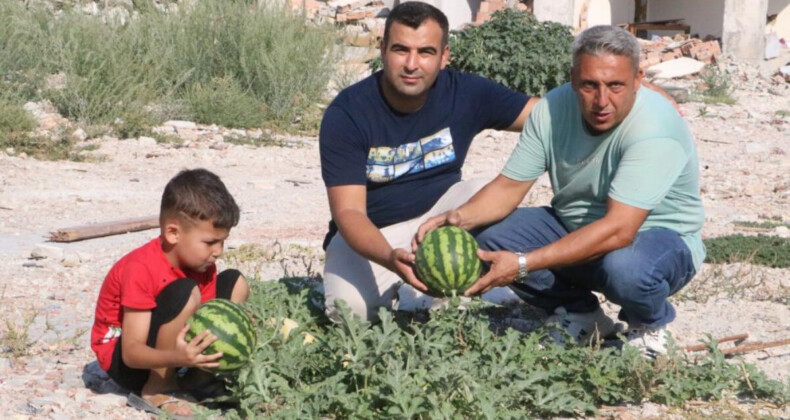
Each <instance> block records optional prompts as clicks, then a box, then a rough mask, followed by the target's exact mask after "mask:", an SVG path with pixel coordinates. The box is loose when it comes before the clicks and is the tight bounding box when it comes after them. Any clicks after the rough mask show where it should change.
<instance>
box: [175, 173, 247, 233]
mask: <svg viewBox="0 0 790 420" xmlns="http://www.w3.org/2000/svg"><path fill="white" fill-rule="evenodd" d="M168 218H175V219H178V220H179V221H185V222H194V221H196V220H208V221H211V222H212V223H213V225H214V227H215V228H219V229H230V228H232V227H233V226H236V225H237V224H238V223H239V206H238V205H236V201H235V200H234V199H233V196H232V195H230V192H228V189H227V188H225V184H223V183H222V181H221V180H220V179H219V177H218V176H217V175H215V174H214V173H212V172H210V171H207V170H205V169H185V170H183V171H181V172H179V173H178V175H176V176H174V177H173V179H171V180H170V182H168V183H167V186H165V192H164V193H162V205H161V207H160V209H159V221H160V223H161V224H164V222H165V219H168Z"/></svg>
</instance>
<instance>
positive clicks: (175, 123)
mask: <svg viewBox="0 0 790 420" xmlns="http://www.w3.org/2000/svg"><path fill="white" fill-rule="evenodd" d="M162 125H163V126H169V127H173V132H176V131H179V130H182V129H187V130H197V124H195V123H193V122H192V121H179V120H170V121H165V123H164V124H162Z"/></svg>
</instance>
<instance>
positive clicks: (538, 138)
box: [415, 26, 705, 357]
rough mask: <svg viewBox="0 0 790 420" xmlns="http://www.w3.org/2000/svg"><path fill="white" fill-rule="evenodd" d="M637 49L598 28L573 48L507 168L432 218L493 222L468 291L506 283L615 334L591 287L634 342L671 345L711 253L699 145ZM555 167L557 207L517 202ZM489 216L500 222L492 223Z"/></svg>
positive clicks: (470, 224) (473, 225)
mask: <svg viewBox="0 0 790 420" xmlns="http://www.w3.org/2000/svg"><path fill="white" fill-rule="evenodd" d="M638 59H639V44H638V42H637V40H636V38H634V37H633V36H632V35H631V34H629V33H628V32H626V31H624V30H622V29H620V28H615V27H611V26H597V27H593V28H590V29H588V30H586V31H584V32H582V33H581V34H579V35H578V36H577V38H576V40H575V41H574V46H573V68H572V82H571V84H566V85H564V86H560V87H558V88H556V89H554V90H552V91H551V92H549V93H548V94H547V95H546V97H545V98H543V99H542V100H541V101H540V102H539V103H538V104H537V105H536V106H535V108H534V109H533V111H532V113H531V115H530V117H529V120H528V122H527V124H526V125H525V126H524V130H523V132H522V134H521V138H520V140H519V143H518V145H517V146H516V148H515V150H514V151H513V154H512V155H511V157H510V159H509V160H508V162H507V164H506V165H505V168H504V169H503V171H502V173H501V175H499V176H498V177H497V178H496V179H494V180H493V181H492V182H491V183H489V184H488V185H487V186H485V187H484V188H483V189H482V190H481V191H480V192H479V193H477V195H475V196H474V197H472V198H471V199H470V200H469V201H468V202H467V203H466V204H464V205H462V206H461V207H459V208H457V209H455V210H452V211H449V212H447V213H445V214H443V215H440V216H437V217H435V218H432V219H430V220H428V221H427V222H426V223H425V224H423V225H422V226H421V227H420V229H419V231H418V233H417V237H416V238H415V241H420V240H421V239H422V237H423V235H424V234H425V232H427V231H428V230H430V229H433V228H435V227H437V226H440V225H442V224H453V225H457V226H460V227H462V228H465V229H469V230H472V229H480V228H483V227H486V226H489V225H491V226H489V227H487V228H486V229H485V230H483V231H482V232H481V233H480V234H479V235H478V236H477V240H478V242H479V243H480V246H481V248H483V249H487V250H489V251H481V252H480V257H481V258H482V259H483V260H484V261H487V262H488V263H489V265H490V270H489V272H488V273H487V274H485V275H484V276H483V277H481V278H480V279H479V280H478V282H477V283H476V284H475V285H473V286H472V287H471V288H470V289H469V290H468V291H467V293H466V294H467V295H473V294H477V293H480V292H485V291H488V290H490V289H491V288H493V287H497V286H504V285H509V286H510V287H511V288H512V289H513V290H514V291H515V292H516V293H517V294H518V295H519V296H520V297H521V298H522V299H524V300H525V301H526V302H528V303H530V304H533V305H535V306H538V307H541V308H543V309H546V310H547V311H548V312H549V313H553V315H552V316H551V317H550V319H549V321H550V322H556V323H557V324H559V326H561V327H562V328H563V329H564V330H565V331H567V332H568V333H569V334H570V335H571V336H572V337H574V338H575V339H576V340H577V341H579V342H586V341H588V340H590V339H591V338H593V337H594V336H595V335H596V334H598V335H599V337H603V336H606V335H609V334H611V333H613V332H614V329H615V325H614V322H613V321H612V320H611V319H610V318H608V317H607V316H606V315H605V314H604V313H603V311H602V310H601V308H600V306H599V304H598V300H597V299H596V297H595V295H593V294H592V293H591V291H597V292H600V293H602V294H603V295H604V296H606V298H607V299H608V300H610V301H612V302H614V303H616V304H618V305H620V306H621V312H620V319H621V320H623V321H626V322H628V324H629V333H628V339H629V342H630V343H631V344H633V345H635V346H637V347H638V348H640V349H641V350H642V351H643V352H644V353H645V354H646V355H647V356H650V357H655V356H656V355H657V354H660V353H664V352H665V351H666V325H667V324H668V323H670V322H671V321H672V320H674V318H675V310H674V308H673V306H672V305H671V304H670V303H669V302H668V301H667V298H668V297H669V296H670V295H672V294H673V293H676V292H677V291H678V290H680V289H681V288H682V287H683V286H685V285H686V284H687V283H688V282H689V280H691V278H692V277H693V276H694V274H695V273H696V272H697V270H698V269H699V267H700V264H701V263H702V261H703V260H704V258H705V248H704V246H703V244H702V240H701V237H700V230H701V228H702V223H703V221H704V212H703V208H702V202H701V199H700V194H699V173H698V163H697V152H696V149H695V146H694V142H693V139H692V136H691V133H690V132H689V129H688V126H687V125H686V123H685V122H684V121H683V119H682V118H681V116H680V115H679V114H678V112H677V111H676V110H675V108H674V107H673V106H672V104H671V103H670V102H669V101H667V100H666V99H664V98H663V97H662V96H661V95H659V94H658V93H656V92H653V91H651V90H649V89H644V88H641V89H640V83H641V79H642V71H641V70H639V62H638ZM544 172H548V174H549V179H550V180H551V185H552V189H553V191H554V198H553V199H552V201H551V207H541V208H517V206H518V205H519V204H520V203H521V201H522V200H523V198H524V196H525V195H526V194H527V192H528V191H529V190H530V188H531V187H532V185H533V184H534V182H535V180H536V179H537V178H538V177H539V176H540V175H541V174H543V173H544ZM492 224H493V225H492Z"/></svg>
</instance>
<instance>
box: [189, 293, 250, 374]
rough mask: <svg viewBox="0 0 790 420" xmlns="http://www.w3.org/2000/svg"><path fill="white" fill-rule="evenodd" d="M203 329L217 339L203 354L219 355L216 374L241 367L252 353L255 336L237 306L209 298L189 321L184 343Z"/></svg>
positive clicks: (248, 319) (245, 316) (247, 317)
mask: <svg viewBox="0 0 790 420" xmlns="http://www.w3.org/2000/svg"><path fill="white" fill-rule="evenodd" d="M204 330H209V331H211V334H213V335H215V336H217V340H216V341H214V342H213V343H211V345H210V346H208V347H206V349H205V350H204V351H203V354H214V353H218V352H222V358H220V359H219V367H218V368H217V370H218V371H220V372H227V371H232V370H237V369H239V368H240V367H242V366H244V365H245V364H246V363H247V361H248V360H249V359H250V355H251V354H252V352H253V351H254V350H255V345H256V343H257V335H256V330H255V328H254V327H253V324H252V321H251V320H250V317H249V316H248V315H247V314H246V313H245V312H244V310H242V309H241V307H240V306H239V305H237V304H235V303H233V302H231V301H229V300H227V299H212V300H209V301H208V302H206V303H204V304H203V305H201V306H200V308H198V310H197V311H196V312H195V314H194V315H192V317H191V318H190V319H189V330H188V331H187V334H186V340H187V341H190V340H192V339H193V338H195V336H196V335H198V334H200V333H201V332H203V331H204Z"/></svg>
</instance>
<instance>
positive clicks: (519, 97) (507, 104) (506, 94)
mask: <svg viewBox="0 0 790 420" xmlns="http://www.w3.org/2000/svg"><path fill="white" fill-rule="evenodd" d="M467 76H468V77H470V80H469V86H470V88H471V90H472V91H473V92H474V93H475V94H474V97H476V98H479V102H478V105H479V108H478V115H479V116H481V117H482V118H481V121H482V122H483V126H482V127H480V129H481V130H483V129H486V128H493V129H495V130H504V129H506V128H508V127H510V126H511V125H512V124H513V122H514V121H516V118H518V116H519V115H521V111H523V110H524V107H525V106H526V105H527V101H528V100H529V96H527V95H525V94H523V93H521V92H518V91H515V90H512V89H509V88H507V87H505V86H503V85H501V84H499V83H496V82H494V81H492V80H489V79H486V78H484V77H480V76H476V75H467Z"/></svg>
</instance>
